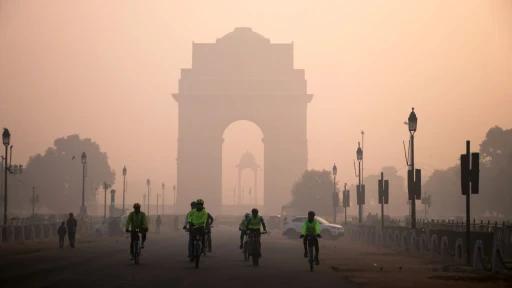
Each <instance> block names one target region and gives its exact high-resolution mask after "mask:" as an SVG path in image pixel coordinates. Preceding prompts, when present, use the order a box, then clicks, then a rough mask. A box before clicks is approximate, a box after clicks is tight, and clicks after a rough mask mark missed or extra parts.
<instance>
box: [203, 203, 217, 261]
mask: <svg viewBox="0 0 512 288" xmlns="http://www.w3.org/2000/svg"><path fill="white" fill-rule="evenodd" d="M203 209H204V210H206V207H204V206H203ZM206 213H207V214H208V215H207V218H206V226H205V232H206V234H208V237H206V240H207V241H208V252H209V253H212V226H213V221H214V220H215V219H214V218H213V216H212V215H210V213H208V211H206Z"/></svg>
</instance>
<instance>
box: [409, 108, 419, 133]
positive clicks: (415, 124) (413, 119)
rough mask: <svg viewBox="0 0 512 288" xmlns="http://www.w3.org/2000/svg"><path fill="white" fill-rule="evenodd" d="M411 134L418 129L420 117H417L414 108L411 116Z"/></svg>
mask: <svg viewBox="0 0 512 288" xmlns="http://www.w3.org/2000/svg"><path fill="white" fill-rule="evenodd" d="M407 121H408V122H409V132H411V133H414V132H416V129H417V128H418V117H416V112H414V107H412V111H411V114H409V119H407Z"/></svg>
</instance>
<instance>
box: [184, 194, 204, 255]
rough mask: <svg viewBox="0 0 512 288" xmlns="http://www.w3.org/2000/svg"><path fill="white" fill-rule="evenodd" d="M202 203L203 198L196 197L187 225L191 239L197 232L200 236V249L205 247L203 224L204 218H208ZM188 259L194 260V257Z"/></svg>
mask: <svg viewBox="0 0 512 288" xmlns="http://www.w3.org/2000/svg"><path fill="white" fill-rule="evenodd" d="M203 205H204V201H203V199H197V201H196V209H195V210H192V211H190V213H189V215H188V225H189V227H190V228H191V231H190V232H191V233H190V234H191V235H192V239H195V237H196V235H197V233H199V235H200V236H201V244H202V250H204V247H205V245H204V241H205V226H206V220H208V212H206V210H204V207H203ZM201 252H204V251H201ZM190 261H194V257H190Z"/></svg>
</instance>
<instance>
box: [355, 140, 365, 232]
mask: <svg viewBox="0 0 512 288" xmlns="http://www.w3.org/2000/svg"><path fill="white" fill-rule="evenodd" d="M356 156H357V162H358V164H359V169H358V173H357V175H356V176H357V177H358V179H359V180H358V181H359V184H358V185H357V205H359V223H360V224H361V223H363V205H364V202H365V187H364V184H363V185H361V161H363V149H361V143H360V142H358V143H357V151H356Z"/></svg>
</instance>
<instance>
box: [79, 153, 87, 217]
mask: <svg viewBox="0 0 512 288" xmlns="http://www.w3.org/2000/svg"><path fill="white" fill-rule="evenodd" d="M86 165H87V155H86V154H85V152H82V206H81V207H80V215H81V216H82V217H83V216H85V215H87V208H86V207H85V177H87V172H86V171H87V170H86Z"/></svg>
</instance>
